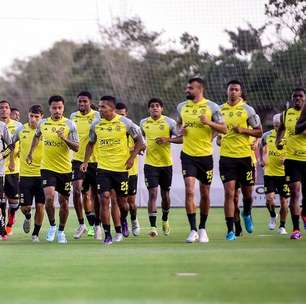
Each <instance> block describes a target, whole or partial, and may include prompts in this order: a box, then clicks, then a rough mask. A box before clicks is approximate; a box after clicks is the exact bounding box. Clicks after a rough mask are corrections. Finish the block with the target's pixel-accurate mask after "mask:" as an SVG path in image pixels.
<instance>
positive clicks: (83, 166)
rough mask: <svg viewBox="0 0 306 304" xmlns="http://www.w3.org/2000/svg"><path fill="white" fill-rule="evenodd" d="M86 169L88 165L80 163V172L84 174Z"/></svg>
mask: <svg viewBox="0 0 306 304" xmlns="http://www.w3.org/2000/svg"><path fill="white" fill-rule="evenodd" d="M87 168H88V163H82V164H81V166H80V171H81V172H83V173H85V172H86V171H87Z"/></svg>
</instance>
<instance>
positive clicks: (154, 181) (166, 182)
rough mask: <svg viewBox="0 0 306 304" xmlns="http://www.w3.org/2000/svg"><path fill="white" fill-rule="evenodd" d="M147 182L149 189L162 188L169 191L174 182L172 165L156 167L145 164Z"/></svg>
mask: <svg viewBox="0 0 306 304" xmlns="http://www.w3.org/2000/svg"><path fill="white" fill-rule="evenodd" d="M144 177H145V183H146V186H147V188H148V189H150V188H156V187H158V186H160V188H161V189H162V190H164V191H169V190H170V187H171V183H172V166H167V167H155V166H151V165H146V164H145V165H144Z"/></svg>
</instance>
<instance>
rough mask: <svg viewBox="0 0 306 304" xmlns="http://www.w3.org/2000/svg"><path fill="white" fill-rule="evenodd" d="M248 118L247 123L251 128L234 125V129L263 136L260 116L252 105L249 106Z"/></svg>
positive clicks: (242, 132) (255, 135) (246, 133)
mask: <svg viewBox="0 0 306 304" xmlns="http://www.w3.org/2000/svg"><path fill="white" fill-rule="evenodd" d="M247 112H248V116H249V117H248V120H247V124H248V126H250V127H251V128H242V127H239V126H233V131H234V132H236V133H238V134H245V135H248V136H252V137H257V138H259V137H261V136H262V126H261V122H260V118H259V116H258V115H257V114H256V113H255V111H254V109H253V108H251V107H248V108H247Z"/></svg>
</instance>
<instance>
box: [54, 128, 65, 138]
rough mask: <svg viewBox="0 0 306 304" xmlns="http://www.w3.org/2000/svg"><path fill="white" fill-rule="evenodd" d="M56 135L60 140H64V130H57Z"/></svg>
mask: <svg viewBox="0 0 306 304" xmlns="http://www.w3.org/2000/svg"><path fill="white" fill-rule="evenodd" d="M56 134H57V136H58V137H59V138H60V139H65V136H64V130H61V129H59V130H57V131H56Z"/></svg>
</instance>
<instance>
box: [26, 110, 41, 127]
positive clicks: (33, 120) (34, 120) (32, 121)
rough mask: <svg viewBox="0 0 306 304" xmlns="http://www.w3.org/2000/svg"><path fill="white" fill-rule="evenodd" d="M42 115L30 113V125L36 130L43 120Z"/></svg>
mask: <svg viewBox="0 0 306 304" xmlns="http://www.w3.org/2000/svg"><path fill="white" fill-rule="evenodd" d="M41 118H42V114H37V113H32V112H30V113H29V114H28V122H29V125H30V126H31V127H33V128H36V127H37V125H38V122H39V121H40V120H41Z"/></svg>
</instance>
